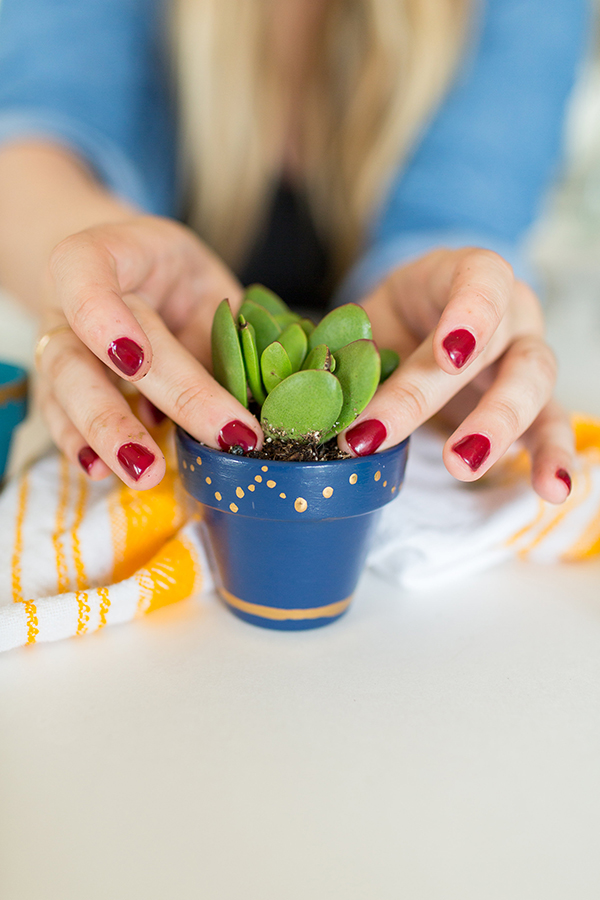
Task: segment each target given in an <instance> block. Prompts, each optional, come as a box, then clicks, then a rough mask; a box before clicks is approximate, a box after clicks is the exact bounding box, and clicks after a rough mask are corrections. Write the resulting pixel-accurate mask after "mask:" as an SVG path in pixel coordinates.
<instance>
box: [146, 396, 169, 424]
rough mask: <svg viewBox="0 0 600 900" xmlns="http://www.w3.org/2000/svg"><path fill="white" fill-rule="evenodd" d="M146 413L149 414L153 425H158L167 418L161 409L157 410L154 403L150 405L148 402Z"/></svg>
mask: <svg viewBox="0 0 600 900" xmlns="http://www.w3.org/2000/svg"><path fill="white" fill-rule="evenodd" d="M148 412H149V413H150V417H151V418H152V419H153V421H154V424H155V425H160V424H161V422H164V421H165V419H166V418H167V417H166V415H165V413H164V412H163V411H162V409H159V408H158V406H155V405H154V403H151V402H150V400H148Z"/></svg>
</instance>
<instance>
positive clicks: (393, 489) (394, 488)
mask: <svg viewBox="0 0 600 900" xmlns="http://www.w3.org/2000/svg"><path fill="white" fill-rule="evenodd" d="M395 490H396V485H394V487H393V488H392V494H393V493H394V491H395Z"/></svg>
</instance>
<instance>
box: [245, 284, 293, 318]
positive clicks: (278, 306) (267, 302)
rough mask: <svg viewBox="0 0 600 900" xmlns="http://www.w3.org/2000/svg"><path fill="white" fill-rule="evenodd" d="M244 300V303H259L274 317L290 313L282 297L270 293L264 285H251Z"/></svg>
mask: <svg viewBox="0 0 600 900" xmlns="http://www.w3.org/2000/svg"><path fill="white" fill-rule="evenodd" d="M243 299H244V301H245V300H251V301H252V302H253V303H258V305H259V306H262V307H263V308H264V309H267V310H268V311H269V312H270V313H271V315H272V316H278V315H280V314H281V313H289V312H290V310H289V307H288V305H287V303H284V301H283V300H282V299H281V297H278V296H277V294H275V293H274V292H273V291H270V290H269V288H266V287H265V286H264V285H263V284H251V285H250V286H249V287H247V288H246V290H245V291H244V298H243ZM291 315H293V313H291Z"/></svg>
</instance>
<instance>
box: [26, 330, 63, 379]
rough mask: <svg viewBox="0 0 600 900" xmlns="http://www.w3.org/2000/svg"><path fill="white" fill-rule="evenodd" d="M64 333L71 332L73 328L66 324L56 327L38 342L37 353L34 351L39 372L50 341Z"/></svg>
mask: <svg viewBox="0 0 600 900" xmlns="http://www.w3.org/2000/svg"><path fill="white" fill-rule="evenodd" d="M62 331H71V326H70V325H67V324H66V323H64V324H62V325H56V326H55V327H54V328H50V329H49V330H48V331H46V332H45V333H44V334H43V335H42V336H41V338H39V339H38V342H37V344H36V345H35V351H34V359H35V367H36V369H37V371H38V372H39V371H40V366H41V362H42V354H43V352H44V350H45V349H46V347H47V346H48V344H49V343H50V341H51V340H52V338H53V337H54V335H55V334H60V333H61V332H62Z"/></svg>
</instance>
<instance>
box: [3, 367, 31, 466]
mask: <svg viewBox="0 0 600 900" xmlns="http://www.w3.org/2000/svg"><path fill="white" fill-rule="evenodd" d="M26 415H27V372H26V371H25V369H22V368H21V367H20V366H14V365H12V364H10V363H5V362H0V480H2V478H3V477H4V472H5V469H6V463H7V460H8V453H9V450H10V443H11V439H12V436H13V432H14V430H15V428H16V427H17V425H19V424H20V423H21V422H22V421H23V419H24V418H25V416H26Z"/></svg>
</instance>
